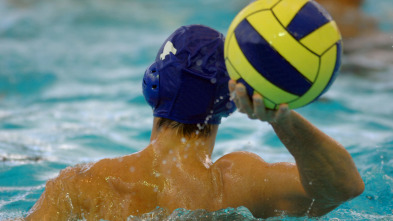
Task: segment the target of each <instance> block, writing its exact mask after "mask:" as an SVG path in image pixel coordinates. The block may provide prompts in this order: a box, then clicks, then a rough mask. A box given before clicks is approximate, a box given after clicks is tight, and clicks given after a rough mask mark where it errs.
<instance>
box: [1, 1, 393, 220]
mask: <svg viewBox="0 0 393 221" xmlns="http://www.w3.org/2000/svg"><path fill="white" fill-rule="evenodd" d="M247 3H248V1H224V0H200V1H198V2H194V1H183V0H167V1H158V0H132V1H127V0H110V1H109V0H84V1H81V0H36V1H29V0H2V1H0V15H1V18H0V220H2V219H6V218H11V217H18V216H23V215H25V214H26V213H27V211H28V210H29V209H30V208H31V207H32V205H34V203H35V202H36V200H37V199H38V198H39V196H40V194H41V193H42V192H43V190H44V185H45V182H46V181H47V180H48V179H50V178H53V177H55V176H56V175H57V174H58V172H59V170H61V169H63V168H65V167H67V166H72V165H75V164H78V163H83V162H91V161H96V160H99V159H102V158H106V157H115V156H120V155H125V154H130V153H134V152H136V151H139V150H141V149H142V148H143V147H145V146H147V144H148V139H149V136H150V129H151V125H152V116H151V110H150V108H149V107H148V105H146V103H145V101H144V98H143V96H142V93H141V80H142V79H141V77H142V74H143V72H144V69H145V68H146V66H147V65H149V64H150V62H151V61H152V60H153V58H154V57H155V54H156V51H157V49H158V47H159V46H160V45H161V43H162V41H163V40H164V39H165V38H166V37H167V36H168V35H169V34H170V33H171V32H172V31H173V30H174V29H176V28H177V27H178V26H180V25H185V24H193V23H199V24H205V25H209V26H211V27H213V28H216V29H218V30H220V31H222V32H224V33H225V32H226V29H227V27H228V26H229V23H230V21H231V19H232V18H233V17H234V16H235V14H236V13H237V12H238V11H239V10H240V9H241V8H242V7H243V6H244V5H246V4H247ZM392 8H393V3H392V2H391V1H390V0H369V1H367V2H366V5H365V11H366V12H367V13H369V14H370V15H371V16H375V17H376V18H379V19H380V21H381V23H380V27H381V29H383V31H387V32H389V31H391V30H392V28H393V18H392V17H391V15H392V14H393V12H392ZM392 46H393V44H392V45H391V46H389V47H390V48H388V49H387V50H388V51H389V50H390V52H392V55H393V51H392V50H393V49H392ZM392 95H393V67H392V66H389V65H387V66H386V67H384V68H382V69H381V70H379V71H374V72H371V73H368V74H363V75H361V76H360V75H358V74H356V73H353V72H343V73H341V75H340V76H339V77H338V79H337V80H336V82H335V83H334V84H333V86H332V88H331V89H330V90H329V92H328V93H327V94H326V95H324V96H323V98H322V99H321V100H320V101H318V102H316V103H313V104H311V105H309V106H307V107H305V108H302V109H299V112H300V113H301V114H302V115H304V116H305V117H306V118H307V119H309V120H310V121H311V122H313V123H314V124H315V125H316V126H318V127H319V128H320V129H321V130H323V131H324V132H326V133H327V134H329V135H330V136H332V137H334V138H335V139H337V140H338V141H339V142H341V143H342V144H343V145H344V146H346V147H347V149H348V151H349V152H350V153H351V155H352V156H353V158H354V160H355V162H356V164H357V166H358V169H359V171H360V174H361V176H362V177H363V179H364V181H365V183H366V190H365V192H364V193H363V194H362V195H361V196H359V197H358V198H356V199H354V200H352V201H349V202H347V203H345V204H343V205H342V206H340V207H339V208H337V209H336V210H334V211H333V212H331V213H329V214H328V215H326V216H324V217H322V218H321V219H320V220H393V216H392V214H393V159H392V156H393V102H392V101H393V96H392ZM216 143H217V145H216V149H215V152H214V155H213V157H214V159H217V158H218V157H220V156H222V155H223V154H225V153H228V152H231V151H236V150H248V151H252V152H255V153H258V154H259V155H260V156H262V157H263V158H264V159H265V160H266V161H268V162H279V161H290V162H293V161H294V160H293V158H292V156H291V155H290V154H289V153H288V152H287V150H286V149H285V148H284V147H283V146H282V144H281V143H280V141H279V140H278V138H277V137H276V136H275V134H274V132H273V131H272V129H271V128H270V127H269V125H267V124H264V123H260V122H257V121H250V120H248V119H246V117H245V116H243V115H241V114H239V113H236V114H234V115H233V116H232V117H230V118H228V119H226V120H224V121H223V123H222V125H221V128H220V131H219V134H218V141H217V142H216ZM160 211H161V210H157V211H155V213H154V214H156V216H158V215H159V214H160ZM198 214H199V215H200V214H202V215H203V216H210V217H215V218H216V219H220V217H221V218H222V219H226V218H228V217H229V218H231V217H232V218H231V219H240V218H239V217H243V218H244V219H248V220H252V219H253V218H252V216H251V214H249V212H248V211H247V209H245V208H238V209H230V208H228V209H226V210H223V211H220V212H217V213H208V214H207V215H206V212H205V211H185V210H179V211H176V213H174V214H172V216H178V215H179V216H183V217H185V218H186V217H189V216H192V215H194V216H198ZM239 214H240V215H239ZM225 217H226V218H225ZM279 219H288V220H292V218H288V217H281V218H279ZM294 220H296V219H294ZM300 220H304V218H301V219H300Z"/></svg>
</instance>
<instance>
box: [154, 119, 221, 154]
mask: <svg viewBox="0 0 393 221" xmlns="http://www.w3.org/2000/svg"><path fill="white" fill-rule="evenodd" d="M156 122H157V120H156V119H154V125H153V130H152V134H151V137H150V145H149V146H148V148H151V149H153V150H154V152H157V153H160V155H162V156H165V155H167V154H173V153H176V154H182V155H183V156H184V155H187V156H189V157H190V158H191V159H192V158H194V159H195V157H196V158H206V156H208V157H209V158H211V155H212V152H213V148H214V144H215V140H216V135H217V131H218V125H217V126H213V127H212V130H211V134H210V135H209V136H207V137H205V136H198V137H196V136H192V137H186V136H182V135H181V134H179V133H178V132H177V131H176V129H172V128H168V127H161V128H158V127H157V123H156Z"/></svg>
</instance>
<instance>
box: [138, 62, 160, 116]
mask: <svg viewBox="0 0 393 221" xmlns="http://www.w3.org/2000/svg"><path fill="white" fill-rule="evenodd" d="M142 88H143V95H144V96H145V100H146V101H147V103H149V105H150V106H151V107H152V108H153V110H154V109H155V108H156V107H157V104H158V99H159V92H160V75H159V73H158V71H157V65H156V63H155V62H154V63H153V64H152V65H150V66H149V67H148V68H147V69H146V71H145V75H144V76H143V83H142Z"/></svg>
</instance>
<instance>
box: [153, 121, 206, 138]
mask: <svg viewBox="0 0 393 221" xmlns="http://www.w3.org/2000/svg"><path fill="white" fill-rule="evenodd" d="M157 126H158V129H160V128H162V127H168V128H171V129H175V130H176V133H177V134H178V135H181V136H184V137H208V136H210V134H211V130H212V126H213V125H211V124H183V123H179V122H177V121H174V120H171V119H168V118H158V122H157Z"/></svg>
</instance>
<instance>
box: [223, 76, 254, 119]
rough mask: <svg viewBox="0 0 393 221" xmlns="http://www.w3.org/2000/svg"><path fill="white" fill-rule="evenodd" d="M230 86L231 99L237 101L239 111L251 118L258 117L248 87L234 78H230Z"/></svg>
mask: <svg viewBox="0 0 393 221" xmlns="http://www.w3.org/2000/svg"><path fill="white" fill-rule="evenodd" d="M228 86H229V91H230V93H231V99H232V100H233V101H234V102H235V104H236V106H237V108H238V110H239V112H241V113H245V114H247V115H248V117H249V118H251V119H256V117H255V114H254V109H253V105H252V103H251V101H250V98H249V97H248V95H247V90H246V87H245V86H244V85H243V84H241V83H236V81H234V80H230V81H229V84H228Z"/></svg>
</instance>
